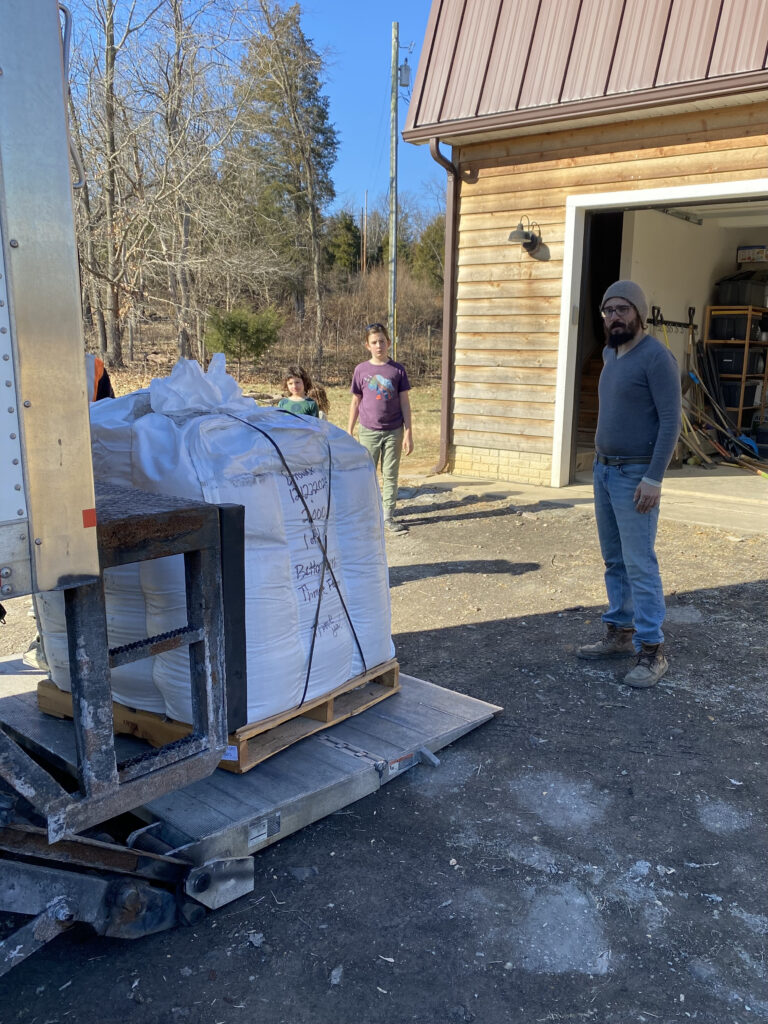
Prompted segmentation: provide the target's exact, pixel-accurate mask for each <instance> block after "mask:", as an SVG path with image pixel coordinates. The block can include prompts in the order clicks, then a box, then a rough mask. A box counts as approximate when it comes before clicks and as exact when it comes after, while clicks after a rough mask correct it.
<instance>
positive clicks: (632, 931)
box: [0, 481, 768, 1024]
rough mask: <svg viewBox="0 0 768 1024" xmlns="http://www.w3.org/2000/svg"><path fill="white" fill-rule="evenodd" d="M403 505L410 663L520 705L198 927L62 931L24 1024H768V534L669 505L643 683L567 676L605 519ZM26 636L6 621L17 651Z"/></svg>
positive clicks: (25, 985)
mask: <svg viewBox="0 0 768 1024" xmlns="http://www.w3.org/2000/svg"><path fill="white" fill-rule="evenodd" d="M401 494H402V497H403V500H402V501H401V509H402V519H403V521H404V522H405V523H407V524H408V526H409V532H408V533H407V534H404V535H402V536H396V537H392V538H390V539H389V540H388V547H389V553H390V564H391V583H392V606H393V632H394V637H395V643H396V646H397V652H398V657H399V659H400V662H401V665H402V667H403V669H404V671H406V672H407V673H409V674H411V675H416V676H420V677H422V678H424V679H429V680H431V681H433V682H435V683H439V684H441V685H443V686H447V687H451V688H453V689H456V690H460V691H462V692H465V693H468V694H472V695H473V696H476V697H480V698H483V699H485V700H488V701H491V702H493V703H497V704H500V705H503V707H504V712H503V714H501V715H500V716H499V717H497V718H495V719H494V720H493V721H492V722H490V723H488V724H486V725H485V726H482V727H481V728H479V729H477V730H475V731H474V732H472V733H470V734H469V735H468V736H465V737H464V738H463V739H461V740H459V741H458V742H456V743H455V744H454V745H453V746H452V747H450V748H448V749H445V750H443V751H441V752H440V755H439V756H440V760H441V764H440V766H439V767H438V768H435V769H431V768H427V767H425V766H418V767H416V768H414V769H412V770H410V771H408V772H406V773H405V775H403V776H402V777H400V778H398V779H396V780H395V781H393V782H391V783H389V784H388V785H386V786H385V787H384V788H383V789H382V790H381V791H380V792H379V793H378V794H376V795H375V796H372V797H368V798H366V799H364V800H362V801H360V802H358V803H356V804H354V805H352V806H351V807H349V808H347V809H345V810H344V811H343V812H341V813H339V814H335V815H333V816H331V817H329V818H326V819H324V820H323V821H321V822H319V823H317V824H316V825H314V826H311V827H309V828H306V829H304V830H303V831H301V832H300V833H298V834H297V835H295V836H294V837H291V838H288V839H286V840H283V841H282V842H280V843H278V844H277V845H276V846H274V847H272V848H270V849H268V850H266V851H265V852H263V853H261V854H259V855H257V861H256V890H255V892H254V893H253V894H252V895H251V896H250V897H248V898H245V899H242V900H240V901H239V902H237V903H234V904H231V905H229V906H227V907H224V908H222V909H221V910H220V911H218V912H216V913H212V914H209V915H208V916H207V917H206V919H205V920H204V921H203V923H202V924H200V925H197V926H195V927H194V928H187V929H183V930H177V931H174V932H166V933H163V934H160V935H157V936H153V937H150V938H146V939H143V940H141V941H139V942H136V943H129V942H117V941H110V940H102V939H97V938H95V937H93V935H92V934H89V933H88V932H87V931H86V930H85V929H82V930H80V929H78V930H76V931H73V932H71V933H69V934H67V935H65V936H62V937H60V938H58V939H56V940H55V941H54V942H53V943H52V944H51V945H50V946H49V947H47V948H46V949H44V950H43V951H41V952H40V953H37V954H36V955H35V956H33V957H32V958H31V959H30V960H28V961H27V962H25V963H24V964H22V965H21V966H20V967H18V968H16V970H15V971H13V972H12V974H11V975H10V976H8V977H7V978H5V979H3V981H1V982H0V995H1V997H2V1005H3V1012H2V1018H3V1020H4V1021H7V1022H8V1024H10V1022H24V1024H60V1022H64V1021H69V1020H76V1021H78V1022H80V1024H111V1022H117V1021H120V1022H121V1024H123V1022H130V1021H137V1022H142V1024H167V1022H184V1024H187V1022H189V1024H198V1022H200V1024H203V1022H204V1024H209V1022H210V1024H218V1022H221V1024H230V1022H238V1024H239V1022H250V1021H258V1022H259V1024H331V1022H332V1024H407V1022H415V1024H463V1022H470V1021H477V1022H478V1024H506V1022H513V1024H534V1022H537V1024H538V1022H556V1021H594V1022H596V1024H629V1022H635V1021H638V1022H647V1024H656V1022H663V1024H672V1022H677V1021H681V1022H682V1021H697V1022H698V1024H743V1022H752V1021H768V986H767V984H766V964H765V936H766V931H767V929H768V906H767V905H766V867H765V864H766V861H765V855H766V831H765V802H764V797H765V793H766V781H765V768H766V730H765V710H766V708H765V705H766V685H765V683H766V657H765V655H766V651H765V643H766V635H767V633H766V628H765V608H766V590H765V575H766V572H765V567H766V536H744V537H741V536H739V534H738V531H735V532H734V531H731V532H728V533H726V532H721V531H718V530H709V529H702V528H697V527H692V526H689V525H685V524H683V523H677V522H669V521H664V518H663V513H662V526H661V532H660V538H659V545H658V550H659V556H660V562H661V565H662V570H663V576H664V582H665V591H666V594H667V603H668V619H667V624H666V626H665V630H666V633H667V643H668V653H669V658H670V671H669V674H668V676H667V677H665V678H664V679H663V680H662V682H661V684H660V685H659V686H658V688H656V689H654V690H651V691H633V690H630V689H629V688H627V687H625V686H623V685H622V683H621V677H622V675H623V673H624V672H626V670H627V668H628V665H627V664H626V663H623V664H617V663H615V662H611V661H604V662H600V661H598V662H586V663H585V662H579V661H578V660H577V659H576V658H575V657H574V651H575V648H576V647H577V646H578V644H580V643H581V642H583V641H584V639H585V638H590V637H592V636H595V635H597V634H598V633H599V631H600V612H601V610H602V607H603V600H604V597H603V588H602V578H601V563H600V559H599V555H598V552H597V545H596V537H595V529H594V521H593V517H592V513H591V509H590V508H589V506H583V505H582V506H579V505H571V506H569V505H567V504H566V505H565V506H563V504H562V503H561V502H558V503H557V504H555V503H538V504H536V505H526V504H525V503H524V502H521V501H520V498H519V497H518V498H517V499H516V495H515V492H514V487H512V486H511V487H510V491H509V492H508V493H506V494H501V493H499V492H498V491H497V490H494V492H493V493H490V492H489V493H485V492H484V491H483V489H482V486H478V487H470V486H463V485H461V486H460V485H455V486H453V487H450V486H447V487H446V486H445V485H443V484H439V485H438V484H435V483H433V482H430V481H427V482H424V483H422V484H420V485H419V486H414V487H411V488H407V489H406V488H404V489H403V490H402V492H401ZM25 631H26V633H29V632H30V621H29V620H26V618H25V612H24V609H23V607H22V602H11V604H10V615H9V624H8V625H7V626H6V627H5V628H4V629H2V628H0V643H2V647H0V651H6V652H9V648H8V643H9V641H10V642H11V649H16V650H18V649H19V646H18V643H19V641H20V640H21V639H22V638H23V636H24V635H25Z"/></svg>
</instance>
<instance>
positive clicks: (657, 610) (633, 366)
mask: <svg viewBox="0 0 768 1024" xmlns="http://www.w3.org/2000/svg"><path fill="white" fill-rule="evenodd" d="M600 313H601V315H602V317H603V323H604V330H605V348H604V349H603V369H602V372H601V374H600V381H599V384H598V397H599V402H600V405H599V413H598V418H597V432H596V434H595V448H596V454H595V463H594V471H593V481H594V493H595V519H596V521H597V532H598V536H599V539H600V551H601V553H602V556H603V561H604V562H605V589H606V592H607V594H608V610H607V611H606V612H605V614H604V615H603V617H602V618H603V622H604V623H605V626H606V634H605V637H604V638H603V639H602V640H599V641H598V642H597V643H594V644H587V645H585V646H584V647H580V648H579V650H578V656H579V657H580V658H589V659H595V658H604V657H617V656H618V657H621V656H625V655H632V654H634V655H635V665H634V667H633V668H632V670H631V671H630V672H629V674H628V675H626V676H625V678H624V682H625V683H627V684H628V685H629V686H634V687H637V688H641V689H644V688H647V687H650V686H655V684H656V683H657V682H658V681H659V679H661V677H662V676H663V675H664V673H665V672H666V671H667V668H668V667H669V666H668V663H667V659H666V657H665V656H664V634H663V633H662V629H661V627H662V623H663V622H664V615H665V611H666V608H665V604H664V590H663V588H662V585H661V576H660V574H659V563H658V561H657V559H656V551H655V543H656V528H657V525H658V521H659V502H660V499H661V484H662V480H663V478H664V473H665V471H666V469H667V466H668V465H669V460H670V459H671V458H672V453H673V452H674V450H675V444H676V443H677V439H678V436H679V434H680V424H681V418H682V397H681V389H680V371H679V369H678V366H677V362H676V360H675V358H674V356H673V355H672V353H671V352H670V351H669V349H667V348H665V346H664V345H663V344H662V343H661V342H660V341H659V340H658V339H657V338H653V337H651V335H649V334H646V333H645V328H644V325H645V321H646V318H647V316H648V302H647V301H646V298H645V295H644V294H643V292H642V289H641V288H639V287H638V285H636V284H635V283H634V282H633V281H617V282H616V283H615V284H612V285H611V287H610V288H609V289H608V290H607V292H606V293H605V295H604V296H603V301H602V303H601V309H600Z"/></svg>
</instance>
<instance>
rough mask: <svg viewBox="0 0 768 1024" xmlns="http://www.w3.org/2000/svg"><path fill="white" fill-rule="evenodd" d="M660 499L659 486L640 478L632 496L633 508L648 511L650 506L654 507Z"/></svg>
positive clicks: (642, 511) (638, 510) (643, 511)
mask: <svg viewBox="0 0 768 1024" xmlns="http://www.w3.org/2000/svg"><path fill="white" fill-rule="evenodd" d="M660 500H661V488H660V487H657V486H656V484H647V483H645V481H644V480H641V481H640V483H639V484H638V485H637V489H636V490H635V495H634V498H633V501H634V503H635V510H636V511H637V512H641V513H647V512H650V511H651V509H652V508H656V506H657V505H658V504H659V501H660Z"/></svg>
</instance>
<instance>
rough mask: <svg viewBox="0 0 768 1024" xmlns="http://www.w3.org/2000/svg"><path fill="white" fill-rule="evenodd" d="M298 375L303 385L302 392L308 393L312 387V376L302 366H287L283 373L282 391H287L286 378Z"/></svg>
mask: <svg viewBox="0 0 768 1024" xmlns="http://www.w3.org/2000/svg"><path fill="white" fill-rule="evenodd" d="M289 377H298V378H299V379H300V380H301V382H302V383H303V385H304V394H305V395H308V394H309V392H310V391H311V389H312V386H313V385H312V378H311V377H310V376H309V374H308V373H307V371H306V370H305V369H304V367H303V366H288V367H286V370H285V373H284V374H283V391H285V393H286V394H287V393H288V378H289Z"/></svg>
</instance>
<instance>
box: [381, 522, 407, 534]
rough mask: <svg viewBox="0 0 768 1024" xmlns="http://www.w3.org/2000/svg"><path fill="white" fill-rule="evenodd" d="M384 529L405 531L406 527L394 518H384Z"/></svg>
mask: <svg viewBox="0 0 768 1024" xmlns="http://www.w3.org/2000/svg"><path fill="white" fill-rule="evenodd" d="M384 529H385V530H387V531H388V532H389V533H407V532H408V530H407V527H405V526H403V524H402V523H398V521H397V520H396V519H385V520H384Z"/></svg>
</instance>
